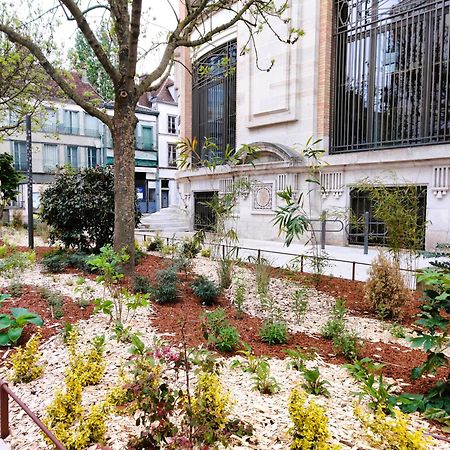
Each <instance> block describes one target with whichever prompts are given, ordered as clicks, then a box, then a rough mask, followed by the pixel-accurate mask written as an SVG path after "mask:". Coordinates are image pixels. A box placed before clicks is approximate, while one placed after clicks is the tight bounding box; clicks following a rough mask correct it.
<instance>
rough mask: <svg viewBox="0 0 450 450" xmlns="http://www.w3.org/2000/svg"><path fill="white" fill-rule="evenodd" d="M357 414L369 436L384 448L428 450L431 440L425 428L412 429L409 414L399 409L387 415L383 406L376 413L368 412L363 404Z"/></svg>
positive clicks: (372, 441)
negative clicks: (425, 432) (426, 435)
mask: <svg viewBox="0 0 450 450" xmlns="http://www.w3.org/2000/svg"><path fill="white" fill-rule="evenodd" d="M355 416H356V417H357V419H358V420H359V421H360V422H361V424H362V425H363V426H364V428H365V430H366V432H367V438H368V439H369V441H370V443H371V444H372V445H374V446H375V447H376V448H379V449H382V450H398V449H401V450H426V449H428V446H429V444H430V440H429V439H427V438H426V437H425V436H424V435H423V430H421V429H418V430H412V429H411V423H410V422H411V421H410V420H409V418H408V416H407V415H406V414H404V413H402V412H401V411H399V410H398V409H395V410H394V411H393V415H391V416H387V415H386V414H384V412H383V411H382V409H381V408H379V409H378V410H376V411H375V413H373V414H372V413H370V412H366V411H365V410H364V409H363V408H362V407H361V406H357V407H356V408H355Z"/></svg>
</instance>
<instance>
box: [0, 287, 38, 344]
mask: <svg viewBox="0 0 450 450" xmlns="http://www.w3.org/2000/svg"><path fill="white" fill-rule="evenodd" d="M8 298H10V295H6V294H0V306H1V305H2V304H3V302H4V301H5V300H6V299H8ZM10 313H11V314H10V315H9V314H0V346H5V345H14V344H16V343H17V341H18V340H19V339H20V336H22V330H23V328H24V327H25V325H27V324H28V323H32V324H33V325H37V326H38V327H41V326H42V325H43V324H44V321H43V320H42V319H41V318H40V316H39V315H38V314H35V313H33V312H30V311H28V309H26V308H11V309H10Z"/></svg>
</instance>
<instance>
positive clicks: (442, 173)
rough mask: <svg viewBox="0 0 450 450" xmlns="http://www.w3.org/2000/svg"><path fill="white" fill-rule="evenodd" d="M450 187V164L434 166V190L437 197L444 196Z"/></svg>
mask: <svg viewBox="0 0 450 450" xmlns="http://www.w3.org/2000/svg"><path fill="white" fill-rule="evenodd" d="M449 187H450V166H440V167H434V168H433V183H432V188H431V190H432V192H433V194H434V196H435V197H436V198H442V197H444V196H445V195H446V194H447V191H448V189H449Z"/></svg>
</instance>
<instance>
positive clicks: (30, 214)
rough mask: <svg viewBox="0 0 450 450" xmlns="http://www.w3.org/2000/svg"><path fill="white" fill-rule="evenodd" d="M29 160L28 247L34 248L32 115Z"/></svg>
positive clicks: (27, 122) (28, 128)
mask: <svg viewBox="0 0 450 450" xmlns="http://www.w3.org/2000/svg"><path fill="white" fill-rule="evenodd" d="M25 125H26V132H27V161H28V170H27V174H28V247H30V248H34V237H33V158H32V152H31V115H30V114H27V115H26V116H25Z"/></svg>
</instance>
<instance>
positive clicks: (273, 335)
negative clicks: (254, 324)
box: [259, 320, 289, 345]
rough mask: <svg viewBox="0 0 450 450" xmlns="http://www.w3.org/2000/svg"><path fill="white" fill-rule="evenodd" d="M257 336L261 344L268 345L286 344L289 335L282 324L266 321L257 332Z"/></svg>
mask: <svg viewBox="0 0 450 450" xmlns="http://www.w3.org/2000/svg"><path fill="white" fill-rule="evenodd" d="M259 336H260V337H261V340H262V341H263V342H266V343H267V344H270V345H276V344H286V342H287V341H288V336H289V333H288V331H287V326H286V324H285V323H284V322H273V321H271V320H266V321H265V322H264V323H263V325H262V327H261V330H260V332H259Z"/></svg>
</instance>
